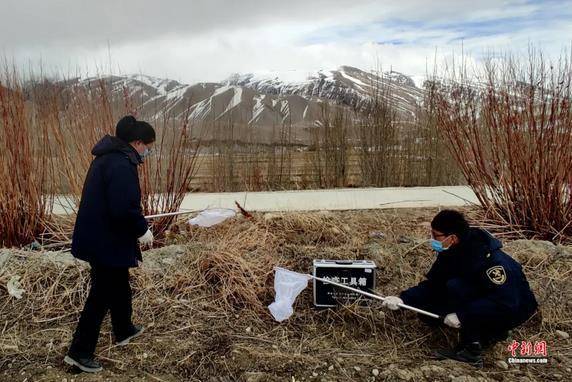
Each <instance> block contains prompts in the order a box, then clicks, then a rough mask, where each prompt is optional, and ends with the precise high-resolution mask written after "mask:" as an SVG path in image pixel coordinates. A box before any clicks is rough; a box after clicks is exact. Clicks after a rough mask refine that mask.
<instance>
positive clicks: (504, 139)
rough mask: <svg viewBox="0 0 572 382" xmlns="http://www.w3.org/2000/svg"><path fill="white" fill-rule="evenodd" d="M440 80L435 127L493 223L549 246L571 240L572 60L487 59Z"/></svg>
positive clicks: (534, 56)
mask: <svg viewBox="0 0 572 382" xmlns="http://www.w3.org/2000/svg"><path fill="white" fill-rule="evenodd" d="M460 73H461V75H454V74H450V75H449V76H448V77H447V80H446V81H441V82H437V81H434V83H433V86H432V88H431V92H432V93H431V94H432V97H434V98H435V105H436V111H437V117H438V119H437V121H438V125H439V127H440V129H442V130H443V131H444V133H445V135H446V137H447V139H448V141H449V143H450V148H451V149H452V152H453V154H454V156H455V158H456V159H457V162H458V164H459V166H460V167H461V169H462V171H463V174H464V175H465V177H466V178H467V181H468V183H469V185H470V186H471V188H472V189H473V191H474V192H475V194H476V195H477V197H478V199H479V201H480V203H481V204H482V207H483V211H484V213H485V214H486V216H487V217H488V218H490V219H491V220H493V221H494V222H496V223H498V224H501V225H505V226H510V227H512V228H513V229H516V230H520V231H522V232H523V233H525V234H527V235H528V236H534V237H540V238H544V239H548V240H563V239H565V238H566V237H567V238H568V239H569V238H570V237H571V236H572V200H571V194H572V191H571V190H572V165H571V164H572V108H571V104H570V102H571V81H572V71H571V67H570V59H568V58H564V57H563V58H561V59H560V60H559V61H558V62H555V63H549V62H547V61H546V60H545V59H544V58H543V56H542V54H541V53H539V52H537V51H535V50H534V49H530V51H529V56H528V58H527V59H525V60H519V59H517V58H514V57H512V56H510V55H506V56H504V57H502V59H500V60H499V59H492V58H491V59H489V60H488V61H487V63H486V65H485V67H484V72H483V73H477V75H476V76H475V77H472V80H470V79H469V77H468V76H465V75H463V73H465V71H464V70H462V71H461V72H460Z"/></svg>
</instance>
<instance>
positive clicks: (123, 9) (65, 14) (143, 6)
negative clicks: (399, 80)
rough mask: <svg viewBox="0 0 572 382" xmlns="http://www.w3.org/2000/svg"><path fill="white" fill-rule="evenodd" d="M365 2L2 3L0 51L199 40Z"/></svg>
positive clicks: (328, 13)
mask: <svg viewBox="0 0 572 382" xmlns="http://www.w3.org/2000/svg"><path fill="white" fill-rule="evenodd" d="M372 3H374V2H373V1H372V0H367V1H359V0H358V1H347V0H345V1H344V0H333V1H332V0H313V1H309V0H288V1H268V0H266V1H263V0H245V1H238V0H234V1H228V0H227V1H224V0H193V1H184V0H165V1H159V0H98V1H91V0H53V1H51V0H2V1H1V2H0V15H2V22H1V23H0V48H2V47H3V48H22V47H34V46H45V45H49V44H61V45H71V46H83V47H87V48H90V47H93V46H94V45H97V44H102V43H105V42H106V41H108V40H110V41H112V43H114V44H125V43H130V42H136V41H142V40H148V39H151V38H157V37H161V36H173V35H180V36H189V35H191V36H192V35H200V34H204V33H208V32H212V31H228V30H233V29H236V28H248V27H252V26H257V25H263V24H269V23H270V24H271V23H280V22H284V21H288V20H293V21H295V22H300V21H301V20H319V19H320V18H322V17H331V16H332V15H336V14H338V13H339V14H342V13H344V12H346V11H347V9H348V8H350V9H351V8H356V7H358V6H362V5H365V4H370V5H371V4H372Z"/></svg>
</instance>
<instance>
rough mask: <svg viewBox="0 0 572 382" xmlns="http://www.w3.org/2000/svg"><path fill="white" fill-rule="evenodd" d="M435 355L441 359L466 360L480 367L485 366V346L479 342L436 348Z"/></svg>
mask: <svg viewBox="0 0 572 382" xmlns="http://www.w3.org/2000/svg"><path fill="white" fill-rule="evenodd" d="M433 355H434V356H435V357H436V358H437V359H440V360H443V359H453V360H455V361H459V362H465V363H468V364H470V365H473V366H475V367H478V368H482V367H483V348H482V346H481V344H480V343H479V342H471V343H470V344H466V345H464V346H459V347H456V348H455V349H440V350H436V351H435V352H434V353H433Z"/></svg>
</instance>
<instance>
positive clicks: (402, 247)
mask: <svg viewBox="0 0 572 382" xmlns="http://www.w3.org/2000/svg"><path fill="white" fill-rule="evenodd" d="M434 213H435V210H430V209H427V210H401V211H398V210H385V211H364V212H340V213H307V214H265V215H259V214H255V215H254V217H253V219H243V218H236V219H233V220H230V221H227V222H225V223H223V224H221V225H218V226H215V227H212V228H210V229H200V228H196V227H192V228H190V227H187V226H186V225H184V224H180V225H176V226H173V227H172V229H171V230H170V231H169V232H168V241H169V242H170V243H172V244H174V245H173V246H170V247H165V248H161V249H156V250H153V251H149V252H146V253H145V254H144V258H145V263H144V266H143V267H142V268H139V269H136V270H135V271H133V272H132V275H133V280H132V285H133V289H134V292H135V296H134V311H135V319H136V320H137V322H141V323H143V324H145V325H146V326H148V330H147V332H146V334H145V335H144V336H143V337H142V338H141V340H138V341H136V342H135V343H134V344H132V345H130V346H129V347H127V348H122V349H119V348H116V347H115V346H113V345H112V343H111V342H110V340H111V337H110V328H109V326H108V325H107V324H106V325H105V326H104V328H103V332H102V336H101V338H100V346H99V348H98V356H99V357H100V358H101V359H102V360H103V362H104V364H105V367H106V371H105V372H104V373H103V374H101V375H100V376H99V377H89V376H75V377H74V378H78V380H86V381H87V380H97V381H99V380H104V379H105V378H112V379H114V380H115V379H118V380H123V379H121V378H125V379H124V380H130V379H131V380H133V379H141V378H143V377H149V375H152V376H154V377H155V378H159V379H158V380H165V381H174V380H180V379H185V380H218V381H225V380H236V379H242V380H248V379H249V378H260V379H258V380H276V381H279V380H285V379H290V378H291V376H293V377H295V378H296V380H299V379H301V378H302V377H304V378H306V379H307V380H314V379H316V380H318V379H320V378H321V379H323V380H326V381H338V380H348V379H350V380H366V379H367V378H371V375H372V374H371V370H372V369H373V368H377V369H378V370H379V371H380V377H379V378H382V379H383V378H385V379H387V380H396V379H398V378H399V375H402V376H404V375H405V374H407V373H410V374H411V375H410V376H409V378H410V380H415V381H424V380H431V381H433V380H437V381H445V380H447V381H448V380H450V375H454V376H471V377H472V378H477V377H482V378H486V380H503V381H512V380H514V379H516V378H521V379H522V378H525V377H526V378H528V379H529V380H539V379H542V378H546V377H550V376H552V374H554V373H559V372H560V373H562V372H564V370H565V368H566V367H571V366H572V364H571V359H570V355H569V344H568V343H567V342H566V341H564V340H559V339H557V338H556V337H555V335H554V330H556V329H560V330H566V331H570V330H572V316H571V315H570V314H571V312H572V309H570V305H569V304H570V303H569V301H570V298H571V297H572V289H571V285H570V282H569V275H570V273H571V272H572V267H571V265H570V261H569V258H570V256H571V253H572V252H571V249H570V247H563V246H555V245H553V244H550V243H547V242H534V241H522V240H520V241H519V240H517V241H514V242H509V243H507V249H508V251H509V252H512V253H513V254H514V255H515V257H517V258H518V259H519V260H520V261H521V262H522V263H523V265H524V267H525V271H526V272H527V274H528V276H529V279H530V281H531V285H532V287H533V289H534V290H535V293H536V294H537V296H538V299H539V301H540V303H541V309H542V315H541V316H537V317H536V318H535V319H534V320H532V322H530V323H529V324H527V325H525V326H524V327H522V328H519V329H518V330H517V331H516V332H515V334H514V338H515V339H517V340H526V341H535V340H537V341H538V340H546V341H547V342H548V349H549V359H550V360H549V362H550V364H549V365H547V366H546V365H538V366H525V367H521V368H520V369H517V368H511V369H509V371H503V370H500V369H497V368H496V367H495V366H494V362H495V360H497V359H506V357H507V353H506V351H505V350H504V347H503V346H500V345H499V346H497V347H496V348H495V349H494V351H492V352H490V353H489V354H488V355H487V358H486V368H485V369H484V370H483V371H482V372H478V371H476V370H474V369H472V368H470V367H467V366H464V365H457V364H454V363H452V362H444V363H439V362H437V361H431V360H428V359H427V356H428V354H429V350H428V349H429V348H430V347H431V346H436V345H444V344H445V342H446V341H451V342H453V341H454V340H455V333H454V332H453V331H446V332H445V334H446V336H444V335H443V333H441V332H440V331H436V332H435V331H433V332H431V331H430V330H428V329H426V328H425V327H424V326H423V325H422V324H420V323H419V322H418V321H417V320H415V319H414V316H413V315H412V314H410V313H408V312H397V313H393V312H387V311H383V310H381V309H379V306H378V305H374V306H372V307H370V308H360V307H357V306H347V307H341V308H339V309H336V310H316V309H314V308H312V302H311V299H312V297H311V291H310V290H306V291H305V292H303V293H302V294H301V296H300V297H299V298H298V300H297V302H296V305H295V312H296V313H295V315H294V316H293V317H292V318H291V319H289V320H288V321H286V322H285V323H282V324H278V323H276V322H274V321H273V320H272V318H271V316H270V315H269V313H268V311H267V309H266V306H267V305H268V304H269V303H270V302H271V301H272V299H273V285H272V283H273V275H272V268H273V266H275V265H281V266H285V267H287V268H290V269H293V270H297V271H301V272H309V271H310V270H311V263H312V260H313V259H315V258H339V259H348V258H350V259H351V258H354V259H363V258H365V259H371V260H374V261H375V262H376V264H377V265H378V267H379V269H378V272H377V284H378V290H379V291H380V292H381V293H382V294H391V293H396V292H398V291H400V290H401V289H403V288H406V287H407V286H410V285H413V284H414V283H416V282H418V281H419V280H421V279H422V277H423V273H424V272H425V271H426V270H427V269H428V267H429V265H430V263H431V260H432V258H433V257H432V254H431V253H430V251H429V249H428V247H427V246H425V245H423V244H422V243H423V241H424V240H426V238H427V224H428V221H429V220H430V218H431V216H432V215H433V214H434ZM373 230H376V231H381V232H382V233H383V235H382V238H370V232H371V231H373ZM377 236H379V235H377ZM2 253H6V252H2ZM10 253H13V256H14V257H12V258H11V259H10V260H9V261H8V263H7V264H6V265H5V267H4V268H3V270H2V274H1V275H0V285H5V282H6V279H7V278H8V277H9V276H10V275H15V274H18V275H21V276H22V281H23V286H24V288H25V289H26V293H25V295H24V296H25V297H24V298H23V299H22V300H15V299H13V298H9V297H8V295H7V293H6V291H5V290H4V289H2V288H0V302H1V303H0V313H1V315H2V317H5V321H4V326H3V328H2V331H1V334H0V368H1V369H2V370H5V371H4V376H14V375H17V376H20V370H23V371H24V373H27V374H26V376H28V377H30V379H32V380H35V379H40V378H45V379H44V380H48V381H50V380H61V378H62V377H64V376H66V371H65V369H64V368H62V366H61V359H62V357H63V355H64V352H65V351H66V349H67V345H68V343H69V340H70V338H71V334H72V330H73V328H74V325H75V322H76V319H77V316H78V313H79V310H80V309H81V307H82V304H83V299H84V298H85V293H86V290H87V289H86V288H87V269H86V268H85V267H84V266H83V265H82V264H79V263H74V262H73V261H72V262H71V264H61V265H58V264H57V263H54V262H53V261H51V260H47V259H46V256H47V255H45V254H44V255H41V254H33V253H27V252H14V251H12V252H10ZM52 256H53V255H52ZM308 289H311V288H308ZM540 317H542V322H541V321H540ZM47 366H51V367H52V369H51V370H47V369H45V367H47ZM356 366H357V367H358V369H359V370H358V369H356V368H355V367H356ZM439 368H441V369H439ZM249 373H250V374H249ZM256 373H258V374H256ZM312 373H316V374H317V375H318V376H317V377H314V376H313V375H312ZM404 373H405V374H404ZM408 375H409V374H408ZM368 376H369V377H368ZM68 377H69V375H68ZM90 378H92V379H90ZM97 378H101V379H97ZM250 380H257V379H250Z"/></svg>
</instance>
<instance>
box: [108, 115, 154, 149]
mask: <svg viewBox="0 0 572 382" xmlns="http://www.w3.org/2000/svg"><path fill="white" fill-rule="evenodd" d="M115 136H116V137H117V138H119V139H121V140H122V141H125V142H127V143H131V142H135V141H143V143H145V144H146V145H148V144H149V143H152V142H155V129H153V126H151V125H150V124H149V123H147V122H145V121H138V120H137V119H135V117H134V116H132V115H127V116H125V117H123V118H121V119H120V120H119V122H117V125H116V126H115Z"/></svg>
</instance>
